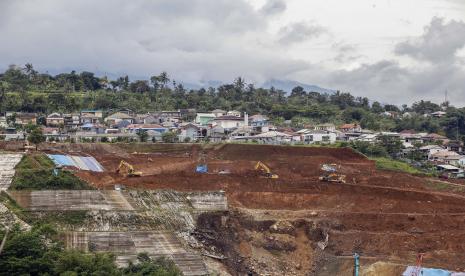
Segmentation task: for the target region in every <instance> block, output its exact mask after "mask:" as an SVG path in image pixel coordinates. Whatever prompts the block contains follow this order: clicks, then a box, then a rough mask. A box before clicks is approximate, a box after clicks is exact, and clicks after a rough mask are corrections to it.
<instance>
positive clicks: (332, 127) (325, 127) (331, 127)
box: [314, 124, 336, 131]
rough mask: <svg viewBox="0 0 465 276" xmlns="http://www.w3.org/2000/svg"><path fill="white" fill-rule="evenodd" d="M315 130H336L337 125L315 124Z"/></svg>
mask: <svg viewBox="0 0 465 276" xmlns="http://www.w3.org/2000/svg"><path fill="white" fill-rule="evenodd" d="M314 130H323V131H335V130H336V126H335V125H334V124H319V125H316V126H314Z"/></svg>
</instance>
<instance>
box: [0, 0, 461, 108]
mask: <svg viewBox="0 0 465 276" xmlns="http://www.w3.org/2000/svg"><path fill="white" fill-rule="evenodd" d="M0 34H1V39H0V69H5V68H7V66H8V65H9V64H25V63H27V62H31V63H32V64H33V65H34V66H35V67H36V69H38V70H40V71H49V72H53V73H57V72H62V71H70V70H73V69H75V70H79V71H80V70H90V71H97V72H100V73H104V74H108V75H110V76H117V75H123V74H129V75H130V76H137V77H148V76H150V75H154V74H158V73H159V72H161V71H167V72H168V73H169V74H170V75H171V76H172V77H173V78H175V79H177V80H179V81H184V82H189V83H201V82H205V81H209V80H211V81H232V80H233V79H234V78H235V77H237V76H243V77H244V78H245V79H246V81H247V82H253V83H256V84H257V85H260V83H262V82H264V81H266V80H268V79H271V78H276V79H283V80H295V81H300V82H303V83H307V84H316V85H319V86H322V87H326V88H331V89H339V90H342V91H349V92H351V93H353V94H355V95H360V96H367V97H369V98H370V99H375V100H380V101H383V102H386V103H387V102H389V103H395V104H402V103H412V102H413V101H416V100H420V99H425V100H434V101H437V102H440V101H442V100H443V99H444V91H445V90H448V92H449V99H450V101H451V102H452V103H454V104H456V105H465V1H463V0H351V1H341V0H311V1H310V0H132V1H127V0H74V1H72V0H0Z"/></svg>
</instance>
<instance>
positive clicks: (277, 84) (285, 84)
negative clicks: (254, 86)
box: [260, 79, 336, 94]
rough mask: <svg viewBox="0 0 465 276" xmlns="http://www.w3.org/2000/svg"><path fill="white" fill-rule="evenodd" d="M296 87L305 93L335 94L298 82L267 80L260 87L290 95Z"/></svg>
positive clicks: (325, 89)
mask: <svg viewBox="0 0 465 276" xmlns="http://www.w3.org/2000/svg"><path fill="white" fill-rule="evenodd" d="M296 86H300V87H302V88H303V89H304V90H305V91H307V92H318V93H327V94H332V93H335V92H336V90H332V89H328V88H323V87H320V86H317V85H312V84H305V83H301V82H298V81H291V80H277V79H271V80H268V81H266V82H264V83H263V84H262V85H261V86H260V87H263V88H271V87H274V88H276V89H279V90H283V91H285V92H288V93H290V92H291V91H292V89H293V88H294V87H296Z"/></svg>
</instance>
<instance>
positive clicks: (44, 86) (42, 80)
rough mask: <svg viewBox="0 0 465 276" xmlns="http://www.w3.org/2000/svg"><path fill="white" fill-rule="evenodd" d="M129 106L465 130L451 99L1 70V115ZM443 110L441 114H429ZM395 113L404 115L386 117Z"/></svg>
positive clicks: (464, 114)
mask: <svg viewBox="0 0 465 276" xmlns="http://www.w3.org/2000/svg"><path fill="white" fill-rule="evenodd" d="M122 108H129V109H131V110H134V111H136V112H147V111H154V110H173V109H183V108H195V109H196V110H197V111H198V112H202V111H203V112H205V111H210V110H213V109H217V108H220V109H224V110H233V109H235V110H239V111H242V112H248V113H249V114H256V113H260V114H264V115H268V116H270V117H271V118H272V119H273V121H274V123H275V124H278V125H279V124H283V123H284V121H285V120H291V124H292V126H295V127H303V126H305V125H308V124H315V123H325V122H331V123H335V124H342V123H352V122H357V123H360V124H361V126H362V127H364V128H368V129H372V130H386V131H400V130H404V129H413V130H417V131H425V132H438V133H442V134H446V135H448V136H449V137H451V138H455V137H456V136H457V130H458V133H459V136H463V135H465V110H464V108H455V107H452V106H449V104H448V103H443V104H441V105H438V104H435V103H432V102H430V101H423V100H422V101H419V102H416V103H414V104H413V105H411V106H408V105H402V106H400V107H399V106H396V105H390V104H385V105H383V104H381V103H379V102H376V101H374V102H371V101H370V100H369V99H368V98H367V97H355V96H353V95H352V94H350V93H347V92H339V91H337V92H335V93H333V94H322V93H318V92H313V91H305V90H304V89H303V88H302V87H299V86H298V87H295V88H294V89H293V90H292V91H291V93H286V92H284V91H282V90H278V89H274V88H270V89H264V88H256V87H255V86H254V85H253V84H247V83H246V82H245V80H244V79H243V78H241V77H238V78H237V79H235V80H234V81H233V82H232V83H230V84H223V85H221V86H219V87H217V88H213V87H209V88H201V89H186V88H185V87H184V86H183V84H182V83H180V82H177V81H176V80H173V79H171V78H170V76H169V75H168V74H167V73H166V72H162V73H161V74H159V75H154V76H152V77H150V78H149V79H148V80H130V79H129V77H128V76H121V77H119V78H117V79H116V80H109V79H108V78H107V77H97V76H96V75H95V74H94V73H92V72H80V73H77V72H75V71H72V72H70V73H62V74H58V75H55V76H52V75H50V74H46V73H39V72H37V71H36V70H35V69H34V67H33V66H32V65H31V64H26V65H25V66H24V67H19V66H10V67H9V68H8V69H7V70H6V71H5V72H3V73H2V74H0V112H4V111H22V112H39V113H50V112H55V111H58V112H65V111H66V112H71V111H79V110H81V109H102V110H107V111H112V110H118V109H122ZM439 110H445V111H446V112H447V115H446V116H445V117H443V118H440V119H438V118H431V117H425V116H423V115H424V114H429V113H432V112H435V111H439ZM385 111H390V112H395V113H397V114H399V115H401V113H404V112H410V113H411V114H410V116H408V117H402V116H398V117H396V116H394V118H391V117H387V116H383V115H381V113H382V112H385Z"/></svg>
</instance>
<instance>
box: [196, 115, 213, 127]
mask: <svg viewBox="0 0 465 276" xmlns="http://www.w3.org/2000/svg"><path fill="white" fill-rule="evenodd" d="M215 118H216V116H215V114H213V113H197V115H196V117H195V123H196V124H200V125H203V126H206V125H208V124H209V123H211V122H212V121H213V120H214V119H215Z"/></svg>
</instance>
